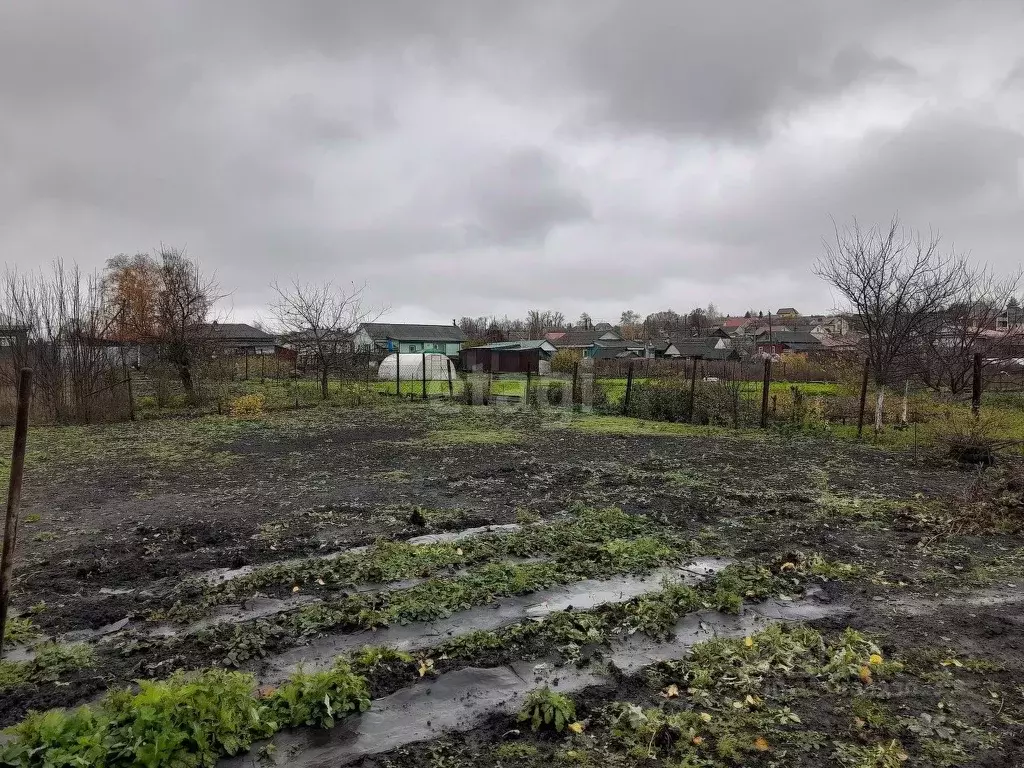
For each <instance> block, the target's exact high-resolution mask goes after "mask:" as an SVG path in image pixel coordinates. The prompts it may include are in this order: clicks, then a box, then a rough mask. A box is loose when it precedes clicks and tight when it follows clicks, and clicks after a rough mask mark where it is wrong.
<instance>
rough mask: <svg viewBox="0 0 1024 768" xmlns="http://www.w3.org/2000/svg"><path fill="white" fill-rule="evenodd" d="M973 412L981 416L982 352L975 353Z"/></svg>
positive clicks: (976, 415) (975, 415)
mask: <svg viewBox="0 0 1024 768" xmlns="http://www.w3.org/2000/svg"><path fill="white" fill-rule="evenodd" d="M971 413H973V414H974V418H978V417H979V416H981V352H975V353H974V379H973V381H972V382H971Z"/></svg>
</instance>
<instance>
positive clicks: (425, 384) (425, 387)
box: [423, 352, 427, 400]
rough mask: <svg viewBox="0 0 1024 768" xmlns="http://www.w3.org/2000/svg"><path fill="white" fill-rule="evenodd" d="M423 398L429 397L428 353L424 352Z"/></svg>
mask: <svg viewBox="0 0 1024 768" xmlns="http://www.w3.org/2000/svg"><path fill="white" fill-rule="evenodd" d="M423 399H424V400H426V399H427V353H426V352H424V353H423Z"/></svg>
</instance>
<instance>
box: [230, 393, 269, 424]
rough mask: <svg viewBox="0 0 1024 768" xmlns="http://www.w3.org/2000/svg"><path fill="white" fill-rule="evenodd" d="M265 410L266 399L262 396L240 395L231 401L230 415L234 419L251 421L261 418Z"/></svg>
mask: <svg viewBox="0 0 1024 768" xmlns="http://www.w3.org/2000/svg"><path fill="white" fill-rule="evenodd" d="M266 409H267V398H266V396H265V395H263V394H261V393H260V394H252V395H240V396H239V397H236V398H235V399H234V400H232V401H231V415H232V416H234V417H235V418H236V419H253V418H257V417H259V416H262V415H263V413H264V412H265V411H266Z"/></svg>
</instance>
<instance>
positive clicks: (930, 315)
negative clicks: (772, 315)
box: [814, 216, 971, 430]
mask: <svg viewBox="0 0 1024 768" xmlns="http://www.w3.org/2000/svg"><path fill="white" fill-rule="evenodd" d="M834 229H835V241H834V242H830V241H828V240H826V241H824V254H823V255H822V256H821V258H819V259H818V261H817V262H816V264H815V267H814V271H815V274H817V275H818V276H819V277H821V278H822V279H824V280H826V281H828V282H829V283H830V284H831V285H832V286H833V287H834V288H835V289H836V290H837V291H838V292H839V294H840V295H841V296H842V298H843V299H844V300H845V301H846V303H848V305H849V309H850V310H851V311H852V312H853V313H854V314H855V315H856V317H857V320H858V323H859V326H860V328H859V330H860V331H861V333H862V334H863V347H864V353H865V354H866V355H867V358H868V360H869V362H870V367H871V371H872V375H873V377H874V381H875V385H876V387H877V398H876V405H875V429H876V430H881V428H882V413H883V405H884V400H885V388H886V386H887V385H889V384H890V383H891V379H892V377H893V375H894V373H895V372H896V370H897V369H898V368H899V367H900V366H901V365H904V364H906V363H907V362H908V360H909V358H910V356H911V355H912V353H913V350H914V349H915V347H916V345H917V344H918V343H919V340H920V339H922V338H926V337H929V336H931V335H933V334H934V333H935V332H936V329H937V328H939V327H940V326H941V324H942V314H943V311H944V310H945V309H947V308H948V307H949V306H950V305H951V304H952V302H954V301H955V300H956V299H957V297H960V296H963V295H964V291H965V286H967V285H968V284H969V283H970V281H971V269H970V266H969V264H968V261H967V259H966V257H965V256H963V255H961V254H958V253H956V252H955V251H953V250H950V251H949V252H948V253H945V252H942V251H941V250H940V247H939V246H940V239H939V237H938V235H936V234H935V233H931V234H930V235H929V237H928V238H927V239H925V238H923V237H922V236H921V234H920V233H918V232H915V231H912V230H910V229H908V228H906V227H904V226H903V225H902V224H901V223H900V220H899V216H893V218H892V220H891V221H890V222H889V226H888V227H887V228H879V227H872V228H870V229H864V228H862V227H861V226H860V224H859V223H858V222H857V221H856V219H855V220H854V221H853V222H852V223H851V224H850V225H848V226H845V227H843V228H840V227H839V226H838V225H835V227H834Z"/></svg>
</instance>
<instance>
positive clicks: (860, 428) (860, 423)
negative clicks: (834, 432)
mask: <svg viewBox="0 0 1024 768" xmlns="http://www.w3.org/2000/svg"><path fill="white" fill-rule="evenodd" d="M870 375H871V359H870V358H864V376H863V378H862V379H861V382H860V407H859V408H858V410H857V439H858V440H860V438H861V436H862V435H863V434H864V408H865V407H866V406H867V402H868V377H869V376H870Z"/></svg>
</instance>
